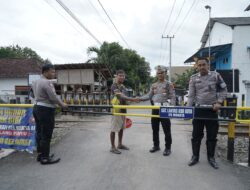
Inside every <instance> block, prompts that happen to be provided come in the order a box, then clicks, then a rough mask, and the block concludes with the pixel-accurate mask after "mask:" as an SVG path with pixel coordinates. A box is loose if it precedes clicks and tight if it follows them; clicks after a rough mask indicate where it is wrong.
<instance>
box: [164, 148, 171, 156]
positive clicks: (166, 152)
mask: <svg viewBox="0 0 250 190" xmlns="http://www.w3.org/2000/svg"><path fill="white" fill-rule="evenodd" d="M170 154H171V150H170V149H167V148H166V149H165V150H164V152H163V156H169V155H170Z"/></svg>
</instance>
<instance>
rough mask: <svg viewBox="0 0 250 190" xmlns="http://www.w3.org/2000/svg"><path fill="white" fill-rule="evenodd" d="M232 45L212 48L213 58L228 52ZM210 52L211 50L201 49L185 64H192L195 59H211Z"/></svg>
mask: <svg viewBox="0 0 250 190" xmlns="http://www.w3.org/2000/svg"><path fill="white" fill-rule="evenodd" d="M231 46H232V44H223V45H218V46H211V47H210V51H211V57H214V56H216V54H218V53H221V52H225V51H228V49H229V48H231ZM208 51H209V48H208V47H206V48H201V49H199V50H198V51H197V52H196V53H195V54H194V55H192V56H191V57H189V58H188V59H187V60H186V61H185V62H184V63H190V62H194V58H195V57H209V56H208Z"/></svg>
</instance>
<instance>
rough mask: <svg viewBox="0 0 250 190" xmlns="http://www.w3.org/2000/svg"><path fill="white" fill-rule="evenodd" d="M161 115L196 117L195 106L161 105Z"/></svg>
mask: <svg viewBox="0 0 250 190" xmlns="http://www.w3.org/2000/svg"><path fill="white" fill-rule="evenodd" d="M160 117H162V118H183V119H192V118H193V117H194V108H192V107H178V106H176V107H162V106H161V108H160Z"/></svg>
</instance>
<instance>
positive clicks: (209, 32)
mask: <svg viewBox="0 0 250 190" xmlns="http://www.w3.org/2000/svg"><path fill="white" fill-rule="evenodd" d="M205 8H206V9H208V11H209V20H208V61H209V65H210V70H211V44H210V43H211V37H210V35H211V9H212V8H211V6H209V5H206V6H205Z"/></svg>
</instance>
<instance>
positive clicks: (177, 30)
mask: <svg viewBox="0 0 250 190" xmlns="http://www.w3.org/2000/svg"><path fill="white" fill-rule="evenodd" d="M196 1H197V0H194V1H193V3H192V5H191V7H190V8H189V10H188V12H187V14H186V15H185V17H184V19H183V20H182V22H181V24H180V25H179V26H178V28H177V29H176V31H175V32H174V35H176V34H177V32H179V30H180V28H181V26H182V25H183V23H184V21H185V20H186V18H187V17H188V15H189V13H190V12H191V10H192V8H193V6H194V4H195V2H196Z"/></svg>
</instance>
